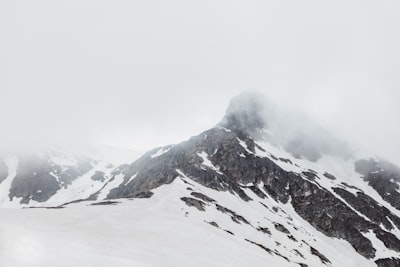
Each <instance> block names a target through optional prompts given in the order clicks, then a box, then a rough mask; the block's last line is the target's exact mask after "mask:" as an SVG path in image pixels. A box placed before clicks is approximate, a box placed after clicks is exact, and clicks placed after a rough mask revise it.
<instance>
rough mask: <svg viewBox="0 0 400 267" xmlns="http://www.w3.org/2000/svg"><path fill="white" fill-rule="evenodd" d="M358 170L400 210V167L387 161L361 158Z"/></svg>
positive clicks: (380, 193) (357, 164)
mask: <svg viewBox="0 0 400 267" xmlns="http://www.w3.org/2000/svg"><path fill="white" fill-rule="evenodd" d="M356 171H357V172H358V173H360V174H362V175H363V176H364V177H363V179H364V180H365V181H367V182H368V184H369V185H370V186H372V187H373V188H374V189H375V190H376V191H377V192H378V193H379V195H381V197H382V198H383V199H384V200H385V201H387V202H389V203H390V204H391V205H392V206H393V207H395V208H396V209H398V210H400V193H399V191H400V185H399V184H400V169H399V168H398V167H396V166H394V165H393V164H391V163H388V162H385V161H379V162H378V161H376V160H373V159H370V160H360V161H358V162H356Z"/></svg>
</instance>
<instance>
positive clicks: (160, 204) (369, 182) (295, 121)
mask: <svg viewBox="0 0 400 267" xmlns="http://www.w3.org/2000/svg"><path fill="white" fill-rule="evenodd" d="M54 159H57V157H56V158H54V155H53V154H51V155H50V154H49V155H45V157H44V159H43V160H42V161H40V160H35V161H27V160H25V159H20V160H19V161H18V162H17V160H15V158H14V159H13V158H10V157H9V158H7V159H6V161H5V163H4V164H3V166H1V165H0V181H1V177H3V181H2V182H1V184H0V188H2V191H1V197H2V198H4V196H7V194H8V197H9V198H11V200H13V199H14V198H16V199H18V201H19V203H21V204H26V205H28V206H36V207H38V206H41V207H48V208H57V209H52V210H51V212H50V210H48V209H40V210H38V209H29V210H28V211H25V212H23V211H18V212H19V218H23V219H21V221H19V222H17V223H16V222H15V220H13V219H12V218H11V217H12V213H10V212H9V214H8V215H7V214H6V216H5V219H4V220H3V223H0V230H1V229H2V228H6V227H7V226H6V224H7V222H10V224H15V223H16V224H17V225H22V224H23V222H22V221H23V220H25V219H26V218H29V219H30V220H31V222H32V221H34V223H33V225H42V224H46V222H47V221H53V220H54V221H56V222H57V223H56V225H55V226H54V225H49V227H50V228H51V229H52V230H51V231H52V232H57V233H71V235H72V237H71V236H70V234H62V236H63V238H62V239H58V238H56V237H53V236H52V237H51V238H50V237H49V239H50V240H51V242H52V243H53V242H54V243H58V242H60V243H62V242H65V240H67V241H68V242H70V243H73V242H74V240H75V241H76V240H79V244H78V245H77V246H72V247H70V246H67V247H68V248H69V249H71V251H73V252H71V251H67V252H57V251H56V252H55V253H54V255H56V256H54V257H53V256H50V257H42V258H40V259H36V261H37V264H38V266H39V265H40V266H43V265H45V266H54V264H55V263H56V262H57V260H60V258H61V259H63V260H64V261H65V262H64V265H59V266H69V265H77V266H79V264H82V262H85V263H86V265H93V264H94V265H93V266H102V265H101V264H104V266H109V265H114V266H184V265H185V266H186V265H191V266H244V265H249V266H265V265H273V266H302V267H304V266H379V267H381V266H385V267H386V266H389V267H392V266H400V169H399V168H398V167H396V166H395V165H393V164H391V163H389V162H387V161H385V160H383V159H380V158H378V157H375V156H370V155H365V154H363V153H361V152H359V151H358V150H356V149H354V148H352V147H351V146H350V145H349V144H347V143H345V142H342V141H340V140H337V139H335V138H334V137H332V136H331V135H330V134H329V132H326V131H324V130H323V129H321V128H320V127H319V126H317V125H315V124H314V123H313V122H312V121H311V120H309V119H308V118H307V117H305V116H303V115H300V114H290V113H288V112H286V111H283V110H280V109H279V108H277V107H274V106H273V105H272V104H271V103H268V101H266V100H265V99H264V98H263V96H261V95H259V94H257V93H253V92H251V93H245V94H243V95H240V96H238V97H236V98H234V99H233V100H232V101H231V103H230V106H229V107H228V109H227V112H226V114H225V117H224V118H223V119H222V121H221V122H220V123H219V124H218V125H216V126H215V127H213V128H211V129H209V130H207V131H205V132H203V133H201V134H200V135H198V136H194V137H192V138H190V139H189V140H187V141H185V142H183V143H180V144H177V145H168V146H165V147H161V148H156V149H153V150H151V151H149V152H147V153H145V154H144V155H143V156H142V157H140V158H139V159H137V160H136V161H134V162H133V163H131V164H126V165H120V166H117V167H110V166H107V165H102V166H103V167H102V168H97V167H94V166H99V165H95V163H94V162H93V161H91V160H90V159H86V158H82V159H80V160H77V161H73V162H71V161H69V160H68V161H60V160H54ZM66 162H68V164H66ZM17 163H18V164H17ZM72 163H73V164H72ZM37 166H41V167H40V168H38V167H37ZM25 170H29V171H25ZM100 171H101V172H102V173H100ZM22 176H23V178H22ZM4 177H7V178H4ZM56 177H57V178H56ZM78 177H79V178H78ZM50 181H51V182H50ZM54 181H57V182H58V183H57V184H56V185H53V184H55V183H54ZM10 183H11V187H10V186H9V185H10ZM3 184H5V185H6V186H3ZM38 185H40V186H38ZM44 185H46V186H44ZM4 188H5V189H4ZM7 189H9V190H8V191H7ZM55 189H57V190H55ZM39 190H40V192H39ZM80 190H82V191H80ZM54 191H55V192H56V193H53V192H54ZM65 191H68V193H65V194H64V195H68V197H61V196H62V195H63V194H62V193H61V192H65ZM49 195H52V196H53V198H51V197H50V198H49V197H48V196H49ZM54 198H56V199H58V201H55V200H54ZM60 199H61V200H62V201H59V200H60ZM2 203H4V202H2ZM34 214H40V215H41V216H40V219H37V218H35V219H32V218H34V216H35V215H34ZM71 217H72V218H78V219H76V220H74V221H71V219H70V218H71ZM60 218H61V219H60ZM64 220H67V221H68V222H69V223H68V224H67V225H68V226H69V227H71V225H73V229H75V230H73V231H71V229H70V228H67V227H66V226H65V225H64V223H63V222H64ZM24 226H25V227H26V225H25V224H24ZM29 227H31V229H32V231H33V232H34V231H36V230H35V229H36V228H35V227H34V226H29ZM75 231H76V232H75ZM87 233H92V234H91V235H88V234H87ZM83 236H84V237H85V238H86V239H85V238H83ZM10 239H11V238H9V239H7V238H6V239H5V240H4V241H3V242H8V241H9V240H10ZM83 239H84V241H82V240H83ZM61 240H62V242H61ZM0 242H1V238H0ZM68 242H67V243H68ZM110 243H112V245H110ZM68 244H69V243H68ZM0 245H1V243H0ZM104 247H108V248H110V249H109V250H107V251H104ZM129 247H132V248H134V249H132V250H130V249H128V248H129ZM82 250H83V251H85V253H84V252H83V251H82ZM6 251H7V250H6ZM45 251H51V249H47V250H45ZM86 252H87V253H86ZM74 253H77V254H76V255H77V256H76V257H74V259H75V260H74V259H72V260H71V259H70V258H69V256H67V255H71V254H74ZM104 253H105V254H104ZM52 255H53V254H52ZM0 256H4V257H5V258H7V259H8V260H9V262H13V258H12V257H11V256H9V255H8V254H7V255H6V254H4V255H2V254H1V252H0ZM61 262H63V261H61ZM30 263H32V262H30ZM58 263H59V262H58ZM95 263H98V264H97V265H96V264H95ZM86 265H85V266H86ZM22 266H24V265H22ZM25 266H28V265H25ZM29 266H34V265H32V264H31V265H29Z"/></svg>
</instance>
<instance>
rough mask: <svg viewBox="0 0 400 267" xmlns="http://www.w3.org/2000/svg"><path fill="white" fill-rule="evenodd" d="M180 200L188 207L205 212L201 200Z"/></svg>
mask: <svg viewBox="0 0 400 267" xmlns="http://www.w3.org/2000/svg"><path fill="white" fill-rule="evenodd" d="M181 200H182V201H183V202H185V203H186V205H188V206H189V207H195V208H196V209H198V210H199V211H205V210H206V209H205V208H204V207H205V205H206V204H205V203H204V202H203V201H201V200H197V199H195V198H191V197H181Z"/></svg>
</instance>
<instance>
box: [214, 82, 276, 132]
mask: <svg viewBox="0 0 400 267" xmlns="http://www.w3.org/2000/svg"><path fill="white" fill-rule="evenodd" d="M267 114H268V101H267V100H266V98H265V97H264V95H262V94H261V93H259V92H257V91H254V90H250V91H246V92H244V93H242V94H240V95H238V96H236V97H234V98H232V99H231V101H230V103H229V106H228V108H227V110H226V112H225V116H224V118H223V120H222V121H221V123H220V125H221V126H223V127H226V128H229V129H232V130H235V131H237V132H239V133H242V134H246V135H252V136H253V135H254V134H256V133H258V132H260V131H261V129H263V128H266V126H267V119H266V117H267Z"/></svg>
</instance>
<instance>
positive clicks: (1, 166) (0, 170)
mask: <svg viewBox="0 0 400 267" xmlns="http://www.w3.org/2000/svg"><path fill="white" fill-rule="evenodd" d="M7 176H8V167H7V164H6V163H5V162H4V161H3V160H2V159H0V184H1V183H2V182H3V181H4V180H5V179H6V178H7Z"/></svg>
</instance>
